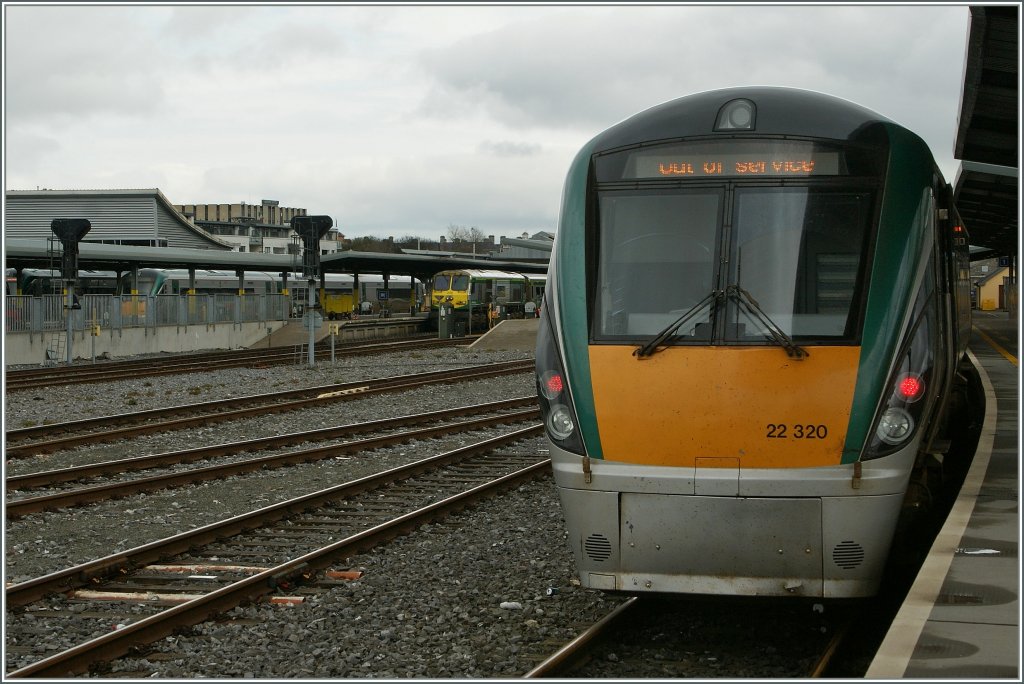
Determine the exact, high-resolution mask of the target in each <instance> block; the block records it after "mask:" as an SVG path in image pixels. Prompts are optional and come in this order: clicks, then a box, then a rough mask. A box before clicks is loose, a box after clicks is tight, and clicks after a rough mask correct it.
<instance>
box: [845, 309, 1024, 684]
mask: <svg viewBox="0 0 1024 684" xmlns="http://www.w3.org/2000/svg"><path fill="white" fill-rule="evenodd" d="M975 325H976V326H977V327H978V328H980V329H981V330H982V331H983V332H984V333H985V334H984V335H975V336H974V337H973V339H972V342H971V351H972V353H973V355H974V358H973V359H972V360H974V361H975V366H977V367H978V369H979V372H980V374H981V376H982V382H983V384H984V385H985V401H986V406H985V422H984V425H983V427H982V432H981V437H980V439H979V442H978V449H977V451H976V452H975V456H974V462H973V464H972V465H971V469H970V471H969V473H968V475H967V479H966V480H965V482H964V485H963V488H962V489H961V491H960V495H959V497H958V498H957V501H956V504H955V505H954V506H953V509H952V510H951V511H950V514H949V517H948V519H947V520H946V523H945V525H944V526H943V528H942V530H941V531H940V532H939V535H938V536H937V537H936V539H935V542H934V543H933V544H932V548H931V551H930V552H929V554H928V557H927V559H926V560H925V563H924V565H923V566H922V567H921V570H920V572H919V573H918V576H917V579H916V580H915V582H914V584H913V586H912V587H911V589H910V591H909V592H908V594H907V597H906V599H905V600H904V603H903V606H902V608H901V609H900V611H899V613H898V614H897V615H896V618H895V619H894V620H893V623H892V625H891V627H890V629H889V632H888V634H887V635H886V638H885V640H884V641H883V643H882V646H881V648H880V649H879V651H878V654H877V655H876V656H875V659H874V660H873V661H872V663H871V666H870V667H869V669H868V671H867V673H866V674H865V677H866V678H884V679H893V678H923V679H935V680H938V679H992V678H1006V679H1010V680H1014V681H1020V675H1021V668H1020V657H1021V649H1020V642H1021V633H1020V585H1021V572H1020V554H1019V552H1020V545H1019V540H1020V511H1019V495H1020V488H1019V483H1020V479H1019V472H1020V468H1019V464H1020V446H1019V444H1020V443H1019V432H1020V430H1019V428H1020V425H1019V418H1018V416H1019V413H1018V396H1019V392H1020V383H1019V372H1018V361H1017V359H1016V357H1015V356H1013V354H1011V353H1010V352H1008V351H1007V350H1006V349H1005V348H1003V347H1001V346H1000V345H998V344H996V343H994V342H993V340H994V339H996V338H999V337H1001V336H1005V337H1006V338H1007V339H1016V338H1017V332H1016V327H1017V321H1016V320H1015V319H1011V318H1008V317H1006V316H1005V314H1003V317H984V316H980V317H976V319H975Z"/></svg>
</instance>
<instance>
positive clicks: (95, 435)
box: [5, 361, 534, 459]
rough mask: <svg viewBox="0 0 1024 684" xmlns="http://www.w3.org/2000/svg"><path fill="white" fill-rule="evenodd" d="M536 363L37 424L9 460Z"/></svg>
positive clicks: (12, 444)
mask: <svg viewBox="0 0 1024 684" xmlns="http://www.w3.org/2000/svg"><path fill="white" fill-rule="evenodd" d="M533 367H534V364H533V362H532V361H511V362H503V363H491V364H484V365H479V366H469V367H462V368H456V369H449V370H443V371H432V372H427V373H414V374H409V375H400V376H393V377H389V378H381V379H376V380H365V381H357V382H349V383H340V384H334V385H324V386H320V387H309V388H303V389H298V390H288V391H285V392H271V393H267V394H257V395H249V396H243V397H233V398H230V399H220V400H215V401H207V402H200V403H195V404H184V405H178V406H171V407H164V408H159V409H151V410H148V411H138V412H134V413H123V414H117V415H111V416H101V417H97V418H85V419H81V420H74V421H68V422H64V423H53V424H49V425H37V426H34V427H28V428H20V429H16V430H8V431H7V432H6V438H7V447H6V449H7V450H6V454H5V455H6V458H8V459H12V458H25V457H28V456H34V455H38V454H45V453H51V452H53V451H58V450H61V449H70V448H72V447H76V446H80V445H82V444H95V443H99V442H110V441H114V440H117V439H127V438H130V437H133V436H135V435H140V434H147V433H153V432H166V431H169V430H183V429H187V428H190V427H193V426H196V425H208V424H210V423H215V422H221V421H227V420H236V419H239V418H247V417H251V416H258V415H266V414H270V413H282V412H285V411H295V410H298V409H302V408H306V407H309V406H314V405H323V403H324V402H337V401H348V400H351V399H355V398H362V397H366V396H370V395H372V394H379V393H385V392H397V391H401V390H406V389H412V388H415V387H422V386H424V385H429V384H437V383H452V382H463V381H470V380H479V379H483V378H488V377H494V376H497V375H506V374H512V373H526V372H530V371H532V370H533Z"/></svg>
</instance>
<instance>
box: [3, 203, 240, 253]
mask: <svg viewBox="0 0 1024 684" xmlns="http://www.w3.org/2000/svg"><path fill="white" fill-rule="evenodd" d="M4 194H5V198H6V208H5V211H4V238H5V239H6V238H26V239H32V238H35V239H40V238H42V239H48V238H52V237H53V231H51V230H50V224H51V222H52V221H53V219H55V218H84V219H88V220H89V223H90V224H92V227H91V228H90V230H89V233H88V234H87V235H86V236H85V240H84V241H85V242H97V243H103V244H109V245H133V246H142V247H187V248H192V249H219V250H225V251H228V250H231V249H232V247H233V245H232V244H231V243H229V242H226V241H224V240H222V239H220V238H219V237H216V236H214V235H211V234H210V233H209V232H207V231H206V230H204V229H202V228H201V227H199V226H196V225H195V224H193V223H191V222H189V221H187V220H186V219H185V217H184V216H182V215H181V214H180V213H179V212H178V211H177V210H176V208H175V207H174V205H172V204H171V203H170V202H169V201H168V199H167V198H166V197H164V194H163V193H162V192H160V190H159V189H158V188H150V189H142V190H45V189H44V190H8V191H6V192H5V193H4Z"/></svg>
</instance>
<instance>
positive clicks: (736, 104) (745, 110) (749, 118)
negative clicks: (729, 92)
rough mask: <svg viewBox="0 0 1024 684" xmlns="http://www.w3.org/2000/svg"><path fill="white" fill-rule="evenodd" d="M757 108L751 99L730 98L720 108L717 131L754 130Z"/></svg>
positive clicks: (716, 120) (716, 123) (716, 124)
mask: <svg viewBox="0 0 1024 684" xmlns="http://www.w3.org/2000/svg"><path fill="white" fill-rule="evenodd" d="M756 112H757V108H756V107H754V103H753V102H751V101H750V100H730V101H729V102H726V103H725V104H724V105H722V108H721V109H719V110H718V118H717V119H715V130H716V131H752V130H754V116H755V114H756Z"/></svg>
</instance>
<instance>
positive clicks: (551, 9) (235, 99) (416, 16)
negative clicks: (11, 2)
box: [4, 5, 968, 237]
mask: <svg viewBox="0 0 1024 684" xmlns="http://www.w3.org/2000/svg"><path fill="white" fill-rule="evenodd" d="M4 11H5V25H4V26H5V36H4V38H5V48H4V49H5V58H4V59H5V64H4V67H5V74H6V81H5V116H6V130H5V169H6V177H5V184H6V187H7V188H8V189H15V188H34V187H36V186H42V187H50V188H60V187H65V188H87V187H93V188H96V187H160V188H161V190H162V191H163V192H164V194H165V195H167V196H168V197H169V198H170V199H171V201H172V202H180V203H191V202H235V201H242V200H244V201H259V199H262V198H268V199H277V200H279V201H281V203H282V204H283V205H286V206H293V207H303V208H307V209H308V210H309V211H311V212H312V213H327V214H330V215H332V216H333V217H334V218H335V221H336V222H337V223H338V224H339V225H341V226H342V227H343V232H346V234H350V235H359V234H376V235H379V236H383V235H389V234H390V235H395V236H396V237H397V236H401V235H405V234H413V233H416V234H422V235H424V236H427V237H436V236H437V235H440V234H442V233H443V232H444V230H445V228H446V226H447V225H448V224H450V223H457V224H460V225H474V226H477V227H479V228H480V229H481V230H483V231H484V233H485V234H495V235H501V234H505V235H513V234H519V233H521V232H522V231H523V230H529V231H531V232H532V231H534V230H540V229H546V230H552V229H553V228H554V227H555V220H556V215H557V211H558V203H559V199H560V195H561V185H562V182H563V180H564V176H565V172H566V170H567V168H568V165H569V163H570V161H571V160H572V158H573V156H574V155H575V153H576V151H577V150H578V149H579V147H580V146H581V145H582V144H583V143H585V142H586V141H587V140H588V139H590V138H591V137H593V136H594V135H596V134H597V133H598V132H599V131H600V130H602V129H604V128H606V127H607V126H610V125H612V124H614V123H616V122H618V121H620V120H622V119H624V118H626V117H628V116H631V115H632V114H634V113H636V112H638V111H641V110H643V109H647V108H649V107H651V106H654V105H656V104H659V103H661V102H665V101H667V100H671V99H674V98H676V97H680V96H683V95H687V94H690V93H693V92H698V91H703V90H710V89H714V88H720V87H727V86H734V85H750V84H764V85H785V86H793V87H801V88H810V89H814V90H820V91H823V92H827V93H830V94H833V95H836V96H839V97H842V98H845V99H848V100H852V101H854V102H857V103H859V104H862V105H864V106H866V107H868V108H871V109H874V110H876V111H878V112H879V113H881V114H883V115H886V116H888V117H890V118H892V119H894V120H895V121H897V122H899V123H902V124H904V125H906V126H908V127H909V128H911V129H912V130H914V131H915V132H917V133H919V134H920V135H921V136H922V137H923V138H924V139H925V140H926V141H927V142H929V144H930V145H931V146H932V149H933V152H934V153H935V154H936V157H937V158H938V159H939V161H940V164H941V166H942V168H943V170H944V171H945V172H946V173H947V174H951V173H952V170H953V169H954V168H955V162H954V161H953V160H952V145H953V135H954V131H955V125H956V116H957V113H958V105H959V95H960V91H959V89H960V79H961V78H962V73H963V55H964V47H965V43H966V37H967V19H968V9H967V7H966V6H925V5H917V6H915V5H910V6H874V5H851V6H830V5H811V6H806V5H796V6H793V5H789V6H763V7H762V6H751V5H735V6H713V5H702V6H697V5H693V6H690V5H659V6H639V7H633V6H601V5H591V6H587V5H580V6H572V5H568V6H557V5H552V6H490V5H471V6H458V5H425V6H388V5H376V6H356V5H294V6H292V5H240V6H225V5H216V6H193V5H178V6H149V5H111V6H67V5H63V6H61V5H57V6H49V5H26V6H9V7H5V10H4ZM950 180H951V179H950Z"/></svg>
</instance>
